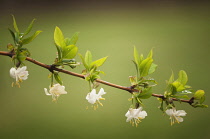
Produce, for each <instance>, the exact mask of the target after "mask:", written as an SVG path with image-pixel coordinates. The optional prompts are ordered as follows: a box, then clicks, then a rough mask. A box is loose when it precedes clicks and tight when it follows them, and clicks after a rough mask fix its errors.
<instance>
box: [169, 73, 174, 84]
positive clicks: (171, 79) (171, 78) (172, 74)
mask: <svg viewBox="0 0 210 139" xmlns="http://www.w3.org/2000/svg"><path fill="white" fill-rule="evenodd" d="M173 82H174V73H173V71H172V73H171V77H170V78H169V80H168V83H169V84H171V83H173Z"/></svg>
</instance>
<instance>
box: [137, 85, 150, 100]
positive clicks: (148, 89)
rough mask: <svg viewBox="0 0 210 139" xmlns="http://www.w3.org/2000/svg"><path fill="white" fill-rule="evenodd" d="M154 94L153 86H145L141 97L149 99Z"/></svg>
mask: <svg viewBox="0 0 210 139" xmlns="http://www.w3.org/2000/svg"><path fill="white" fill-rule="evenodd" d="M151 96H152V87H149V88H145V89H144V90H143V91H142V92H141V93H140V94H139V95H138V98H140V99H148V98H150V97H151Z"/></svg>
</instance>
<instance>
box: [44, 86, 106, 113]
mask: <svg viewBox="0 0 210 139" xmlns="http://www.w3.org/2000/svg"><path fill="white" fill-rule="evenodd" d="M44 91H45V94H46V95H48V96H52V99H53V101H56V100H57V99H58V97H59V96H60V95H62V94H67V92H66V91H65V86H62V85H60V84H54V85H53V86H51V87H50V89H49V92H48V90H47V88H44ZM104 94H106V92H104V89H103V88H101V89H100V91H99V93H98V94H96V89H93V90H92V91H91V92H90V93H88V94H87V96H86V99H87V100H88V102H89V103H91V104H93V105H94V104H96V106H95V107H94V109H96V108H97V107H98V104H100V105H101V106H103V104H102V103H101V102H100V101H99V100H104V98H102V95H104Z"/></svg>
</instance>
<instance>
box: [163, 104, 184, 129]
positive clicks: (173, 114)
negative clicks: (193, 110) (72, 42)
mask: <svg viewBox="0 0 210 139" xmlns="http://www.w3.org/2000/svg"><path fill="white" fill-rule="evenodd" d="M166 114H167V115H169V116H170V119H171V125H173V124H174V123H175V122H177V123H180V122H183V121H184V119H183V118H182V117H180V116H186V114H187V113H186V112H185V111H184V110H178V111H177V110H176V109H175V108H173V109H167V110H166Z"/></svg>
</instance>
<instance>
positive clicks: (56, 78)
mask: <svg viewBox="0 0 210 139" xmlns="http://www.w3.org/2000/svg"><path fill="white" fill-rule="evenodd" d="M54 78H55V80H56V81H57V82H58V83H59V84H60V85H62V84H63V83H62V80H61V77H60V76H59V74H58V73H57V72H55V73H54Z"/></svg>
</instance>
